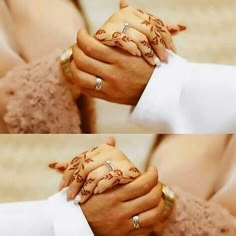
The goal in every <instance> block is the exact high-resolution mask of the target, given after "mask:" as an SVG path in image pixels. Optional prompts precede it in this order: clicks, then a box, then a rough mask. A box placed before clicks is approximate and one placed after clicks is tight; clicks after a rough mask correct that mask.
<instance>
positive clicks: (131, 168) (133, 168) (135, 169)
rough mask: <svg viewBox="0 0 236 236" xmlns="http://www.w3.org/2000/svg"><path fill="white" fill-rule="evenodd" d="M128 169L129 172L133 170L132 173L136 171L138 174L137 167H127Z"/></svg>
mask: <svg viewBox="0 0 236 236" xmlns="http://www.w3.org/2000/svg"><path fill="white" fill-rule="evenodd" d="M129 171H131V172H134V173H137V174H138V175H139V174H140V171H139V170H138V168H136V167H134V166H133V167H130V168H129Z"/></svg>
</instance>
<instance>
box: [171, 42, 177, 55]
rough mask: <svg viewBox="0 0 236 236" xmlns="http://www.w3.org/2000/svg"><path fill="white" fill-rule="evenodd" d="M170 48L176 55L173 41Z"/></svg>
mask: <svg viewBox="0 0 236 236" xmlns="http://www.w3.org/2000/svg"><path fill="white" fill-rule="evenodd" d="M170 48H171V50H172V51H173V52H174V53H176V47H175V44H174V42H173V41H172V42H171V43H170Z"/></svg>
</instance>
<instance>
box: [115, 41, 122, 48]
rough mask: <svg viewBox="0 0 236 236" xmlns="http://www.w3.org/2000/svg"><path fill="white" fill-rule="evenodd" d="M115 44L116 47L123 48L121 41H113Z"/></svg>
mask: <svg viewBox="0 0 236 236" xmlns="http://www.w3.org/2000/svg"><path fill="white" fill-rule="evenodd" d="M115 45H116V46H117V47H120V48H123V47H124V46H123V45H122V43H121V42H119V41H115Z"/></svg>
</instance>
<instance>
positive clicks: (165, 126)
mask: <svg viewBox="0 0 236 236" xmlns="http://www.w3.org/2000/svg"><path fill="white" fill-rule="evenodd" d="M235 102H236V67H234V66H225V65H214V64H200V63H190V62H187V61H186V60H184V59H183V58H181V57H179V56H177V55H175V54H173V53H170V54H169V62H168V64H162V65H161V67H156V68H155V70H154V72H153V75H152V77H151V78H150V80H149V82H148V85H147V86H146V88H145V90H144V92H143V94H142V96H141V98H140V100H139V102H138V104H137V105H136V107H134V109H133V112H132V114H131V115H130V119H131V120H132V121H134V122H136V123H137V124H141V125H143V126H146V127H147V128H150V130H151V131H152V132H155V133H232V132H236V106H235Z"/></svg>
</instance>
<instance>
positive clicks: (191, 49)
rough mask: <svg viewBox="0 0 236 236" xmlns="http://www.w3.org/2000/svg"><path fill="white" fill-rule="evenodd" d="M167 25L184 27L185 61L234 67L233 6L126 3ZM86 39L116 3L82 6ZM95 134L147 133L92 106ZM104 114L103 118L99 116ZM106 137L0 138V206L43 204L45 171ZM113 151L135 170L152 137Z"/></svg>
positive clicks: (97, 0)
mask: <svg viewBox="0 0 236 236" xmlns="http://www.w3.org/2000/svg"><path fill="white" fill-rule="evenodd" d="M129 2H130V4H132V5H134V6H136V7H138V8H141V9H144V10H146V11H148V12H150V13H152V14H154V15H156V16H158V17H160V18H161V19H163V20H164V21H165V22H166V23H179V24H183V25H186V26H187V27H188V28H187V31H185V32H183V33H181V34H180V35H178V36H176V37H175V43H176V46H177V49H178V53H179V54H180V55H181V56H183V57H185V58H187V59H188V60H190V61H195V62H209V63H222V64H231V65H236V43H235V42H236V25H235V22H236V14H235V12H236V0H224V1H223V0H198V1H196V0H162V1H161V0H159V1H158V0H145V1H144V0H129ZM81 3H82V5H83V8H84V10H85V14H86V16H87V18H88V21H89V25H90V29H91V33H94V32H95V31H96V30H97V29H98V28H99V26H101V25H102V24H103V23H104V22H105V20H106V19H107V18H108V17H109V16H110V15H111V14H112V13H113V12H114V11H115V10H117V9H118V5H119V0H92V1H89V0H82V1H81ZM97 105H98V124H99V126H98V128H99V129H98V131H99V132H102V133H143V132H147V131H146V130H143V129H141V128H139V127H137V126H135V125H133V124H131V123H129V122H128V121H127V117H128V114H129V109H130V108H129V107H127V106H120V105H115V104H109V103H107V102H104V101H97ZM104 114H106V115H104ZM107 136H108V135H91V136H88V135H70V136H67V135H46V136H45V135H24V136H22V135H0V177H1V178H0V202H5V201H21V200H33V199H35V200H36V199H42V198H47V197H48V196H49V195H50V194H53V193H55V192H56V190H57V185H58V182H59V180H60V176H59V174H57V173H54V172H53V171H52V170H50V169H49V168H48V167H47V165H48V164H49V163H50V162H54V161H64V160H70V159H71V158H73V157H74V156H75V155H76V154H78V153H81V152H82V151H84V150H86V149H88V148H90V147H93V146H96V145H98V144H100V143H103V142H104V140H105V139H106V137H107ZM114 136H115V137H116V139H117V146H118V147H119V148H120V149H121V150H123V151H124V153H125V154H126V155H127V156H128V157H129V158H130V159H131V160H132V161H133V162H134V163H135V164H136V165H137V166H138V167H139V168H141V169H142V168H143V164H144V162H145V158H146V156H147V154H148V151H149V149H150V147H151V145H152V142H153V135H147V134H145V135H114Z"/></svg>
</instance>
